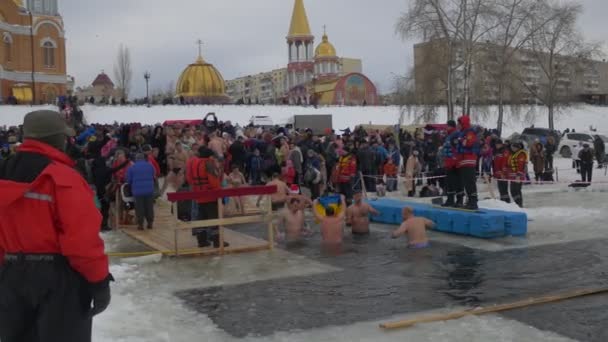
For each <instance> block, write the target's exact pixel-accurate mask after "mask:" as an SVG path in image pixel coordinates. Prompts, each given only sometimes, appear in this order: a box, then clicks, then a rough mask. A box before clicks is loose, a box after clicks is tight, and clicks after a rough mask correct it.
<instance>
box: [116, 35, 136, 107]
mask: <svg viewBox="0 0 608 342" xmlns="http://www.w3.org/2000/svg"><path fill="white" fill-rule="evenodd" d="M114 78H116V82H117V83H118V88H119V89H120V92H121V96H122V97H123V98H124V99H125V100H127V99H128V98H129V92H130V91H131V80H132V79H133V69H132V66H131V53H130V51H129V48H128V47H126V46H124V45H122V44H120V47H119V48H118V55H117V57H116V63H115V64H114Z"/></svg>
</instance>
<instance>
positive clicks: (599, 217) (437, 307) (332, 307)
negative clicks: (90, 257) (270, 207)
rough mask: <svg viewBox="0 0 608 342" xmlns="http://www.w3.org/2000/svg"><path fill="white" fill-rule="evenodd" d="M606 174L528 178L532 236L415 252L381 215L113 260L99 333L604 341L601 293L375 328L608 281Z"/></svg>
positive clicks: (124, 244)
mask: <svg viewBox="0 0 608 342" xmlns="http://www.w3.org/2000/svg"><path fill="white" fill-rule="evenodd" d="M558 163H559V165H558V167H563V168H564V171H562V174H561V176H560V177H561V179H562V180H563V181H564V182H568V181H569V180H572V179H574V178H575V177H576V174H575V173H574V172H573V171H571V170H568V169H567V165H568V161H565V160H561V161H559V162H558ZM596 173H597V174H598V176H599V172H596ZM601 176H603V172H602V175H601ZM601 176H600V177H598V182H599V184H598V185H596V186H594V187H592V189H588V190H584V191H576V192H575V191H573V190H568V188H567V187H566V186H565V185H564V184H557V185H549V186H538V185H537V186H531V187H528V188H527V189H526V194H525V197H526V205H527V209H526V212H527V213H528V215H529V218H530V219H531V220H532V221H531V222H530V223H529V234H528V236H527V237H526V238H504V239H498V240H490V241H487V240H479V239H472V238H463V237H457V236H453V235H447V234H442V233H435V232H432V233H431V240H432V241H433V246H432V248H430V249H427V250H423V251H410V250H406V249H405V248H404V241H397V240H391V239H390V238H389V237H388V234H389V233H390V231H391V229H394V227H391V226H385V225H374V226H373V228H372V229H373V234H372V235H371V237H370V238H369V239H368V240H366V241H353V240H352V239H350V238H348V239H347V240H346V241H345V244H344V247H343V248H342V250H341V251H340V252H339V253H335V251H334V253H327V251H323V250H322V249H320V247H319V241H318V240H319V237H318V236H314V237H312V238H311V239H310V240H308V241H307V242H306V243H304V244H302V245H300V246H296V247H292V248H285V247H283V248H280V249H277V250H275V251H273V252H260V253H254V254H247V255H232V256H226V257H223V258H220V257H215V258H191V259H188V258H185V259H179V260H174V259H163V260H160V261H159V260H154V257H146V258H143V259H134V260H131V261H128V262H130V263H127V261H125V260H119V259H116V260H113V265H112V272H113V273H114V275H115V277H116V278H117V281H116V283H115V284H113V291H114V292H113V293H114V301H113V304H112V306H111V307H110V309H109V310H108V311H107V312H106V313H104V314H103V315H101V316H99V317H98V318H97V319H96V321H95V329H94V334H95V340H96V341H103V342H105V341H129V342H135V341H146V342H154V341H188V342H190V341H395V340H401V341H406V340H407V341H450V342H452V341H462V342H465V341H466V342H469V341H571V340H575V341H606V340H608V329H606V328H605V324H604V322H605V321H606V319H608V317H607V316H608V313H607V310H605V307H606V305H608V296H604V295H598V296H594V297H588V298H582V299H575V300H571V301H567V302H560V303H556V304H551V305H543V306H539V307H531V308H527V309H520V310H515V311H511V312H508V313H504V314H502V315H486V316H481V317H468V318H464V319H460V320H455V321H448V322H440V323H430V324H422V325H418V326H415V327H413V328H410V329H407V330H400V331H394V332H388V333H387V332H385V331H382V330H380V329H379V328H378V323H381V322H386V321H392V320H395V319H400V318H404V317H417V316H420V315H421V314H427V313H431V312H446V311H450V310H452V309H458V308H462V307H470V306H485V305H489V304H494V303H504V302H512V301H516V300H521V299H525V298H529V297H534V296H542V295H547V294H552V293H562V292H568V291H571V290H576V289H582V288H596V287H603V286H607V285H608V271H606V270H607V269H608V250H607V249H606V248H605V246H606V243H607V242H608V228H607V226H606V223H605V222H606V219H607V218H608V215H607V214H606V210H607V209H608V205H607V204H606V200H607V193H606V192H605V190H606V187H605V185H604V184H602V183H601V182H602V181H605V180H606V178H604V177H601ZM481 204H482V206H484V205H485V206H499V205H500V204H499V203H497V202H495V201H492V200H489V201H484V202H482V203H481ZM512 209H514V210H516V209H515V208H512ZM245 229H250V230H254V229H255V227H249V228H245ZM105 238H106V241H107V245H108V247H107V248H108V250H112V251H117V250H120V251H124V250H130V251H134V250H139V249H140V248H141V247H139V246H137V245H136V244H134V243H133V242H132V241H129V240H128V239H127V238H126V237H124V236H123V235H122V234H120V233H116V232H114V233H110V234H108V235H106V236H105Z"/></svg>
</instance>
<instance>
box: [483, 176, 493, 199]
mask: <svg viewBox="0 0 608 342" xmlns="http://www.w3.org/2000/svg"><path fill="white" fill-rule="evenodd" d="M483 178H484V179H485V180H486V183H487V184H488V192H489V193H490V197H492V199H496V193H494V186H493V184H492V178H491V177H490V176H488V175H484V176H483Z"/></svg>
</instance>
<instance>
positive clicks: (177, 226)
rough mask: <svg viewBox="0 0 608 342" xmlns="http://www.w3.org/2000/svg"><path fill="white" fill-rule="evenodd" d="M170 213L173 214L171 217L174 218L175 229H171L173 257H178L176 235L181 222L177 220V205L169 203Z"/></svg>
mask: <svg viewBox="0 0 608 342" xmlns="http://www.w3.org/2000/svg"><path fill="white" fill-rule="evenodd" d="M176 203H177V202H176ZM174 209H175V210H174ZM171 213H172V214H173V217H174V218H175V224H176V227H173V243H174V244H175V256H179V246H178V242H177V234H178V233H179V231H180V229H179V228H180V225H181V222H182V221H180V219H179V205H177V204H174V203H171Z"/></svg>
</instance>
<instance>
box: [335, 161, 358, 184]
mask: <svg viewBox="0 0 608 342" xmlns="http://www.w3.org/2000/svg"><path fill="white" fill-rule="evenodd" d="M356 174H357V160H356V159H355V157H354V156H353V155H352V154H347V155H345V156H342V157H340V159H339V160H338V183H348V182H350V180H351V179H352V178H353V177H355V175H356Z"/></svg>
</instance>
